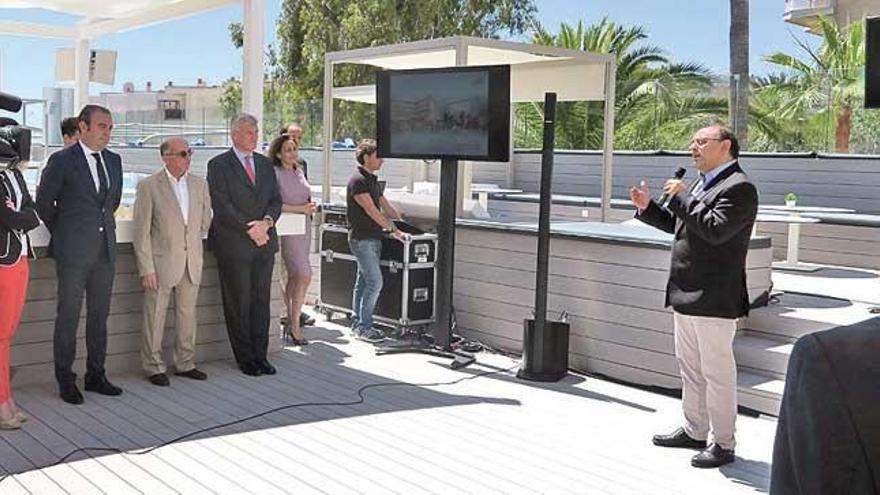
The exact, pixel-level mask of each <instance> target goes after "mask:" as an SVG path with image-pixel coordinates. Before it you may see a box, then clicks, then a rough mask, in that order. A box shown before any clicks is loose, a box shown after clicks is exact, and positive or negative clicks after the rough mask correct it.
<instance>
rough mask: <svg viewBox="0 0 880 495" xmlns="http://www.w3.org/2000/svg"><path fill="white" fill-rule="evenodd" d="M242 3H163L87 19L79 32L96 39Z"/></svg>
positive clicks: (198, 0)
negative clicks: (125, 13)
mask: <svg viewBox="0 0 880 495" xmlns="http://www.w3.org/2000/svg"><path fill="white" fill-rule="evenodd" d="M240 3H241V0H184V1H181V2H177V3H172V4H167V3H162V4H159V5H157V6H156V7H151V8H146V9H143V10H141V11H137V12H135V13H132V15H130V16H126V17H122V18H118V19H100V20H94V21H85V22H83V23H81V24H79V25H78V28H79V34H80V35H81V36H82V37H86V38H92V39H94V38H96V37H98V36H103V35H105V34H114V33H121V32H124V31H130V30H132V29H140V28H143V27H147V26H150V25H153V24H158V23H161V22H166V21H171V20H176V19H181V18H183V17H188V16H191V15H196V14H201V13H204V12H207V11H209V10H215V9H219V8H222V7H226V6H229V5H236V4H240Z"/></svg>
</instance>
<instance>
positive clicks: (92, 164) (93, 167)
mask: <svg viewBox="0 0 880 495" xmlns="http://www.w3.org/2000/svg"><path fill="white" fill-rule="evenodd" d="M79 145H80V146H82V149H83V152H85V154H86V162H88V164H89V173H91V174H92V182H94V183H95V191H97V192H99V193H100V192H101V179H99V178H98V163H97V160H95V157H94V156H92V153H99V154H100V152H99V151H95V150H93V149H91V148H89V147H88V146H86V145H85V144H83V142H82V141H79ZM101 165H103V166H104V177H107V187H110V175H109V174H108V173H107V164H106V163H104V157H103V155H102V156H101Z"/></svg>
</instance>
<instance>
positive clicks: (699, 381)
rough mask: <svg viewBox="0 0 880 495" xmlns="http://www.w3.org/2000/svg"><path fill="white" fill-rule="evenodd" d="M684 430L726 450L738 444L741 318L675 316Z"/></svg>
mask: <svg viewBox="0 0 880 495" xmlns="http://www.w3.org/2000/svg"><path fill="white" fill-rule="evenodd" d="M673 318H674V322H675V357H676V358H677V359H678V366H679V369H680V371H681V381H682V397H681V402H682V410H683V412H684V430H685V432H687V434H688V436H690V437H691V438H695V439H697V440H708V439H709V434H710V433H711V434H712V439H711V441H713V442H715V443H717V444H718V445H719V446H721V447H722V448H725V449H731V450H732V449H733V448H734V447H735V445H736V441H735V440H734V433H735V430H736V362H735V361H734V359H733V337H734V334H735V333H736V320H735V319H729V318H711V317H706V316H689V315H683V314H681V313H678V312H673Z"/></svg>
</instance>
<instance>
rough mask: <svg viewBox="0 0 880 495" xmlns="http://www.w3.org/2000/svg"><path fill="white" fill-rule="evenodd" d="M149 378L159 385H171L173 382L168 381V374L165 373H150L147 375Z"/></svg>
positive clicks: (151, 381)
mask: <svg viewBox="0 0 880 495" xmlns="http://www.w3.org/2000/svg"><path fill="white" fill-rule="evenodd" d="M147 380H150V383H152V384H153V385H157V386H159V387H167V386H168V385H171V382H169V381H168V375H166V374H165V373H156V374H155V375H150V376H148V377H147Z"/></svg>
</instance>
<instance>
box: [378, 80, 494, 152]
mask: <svg viewBox="0 0 880 495" xmlns="http://www.w3.org/2000/svg"><path fill="white" fill-rule="evenodd" d="M376 104H377V107H376V143H377V145H378V148H379V150H378V151H379V156H381V157H383V158H422V159H444V158H445V159H456V160H472V161H494V162H506V161H508V159H509V155H510V66H509V65H491V66H474V67H447V68H442V69H416V70H386V71H380V72H378V73H377V74H376Z"/></svg>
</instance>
